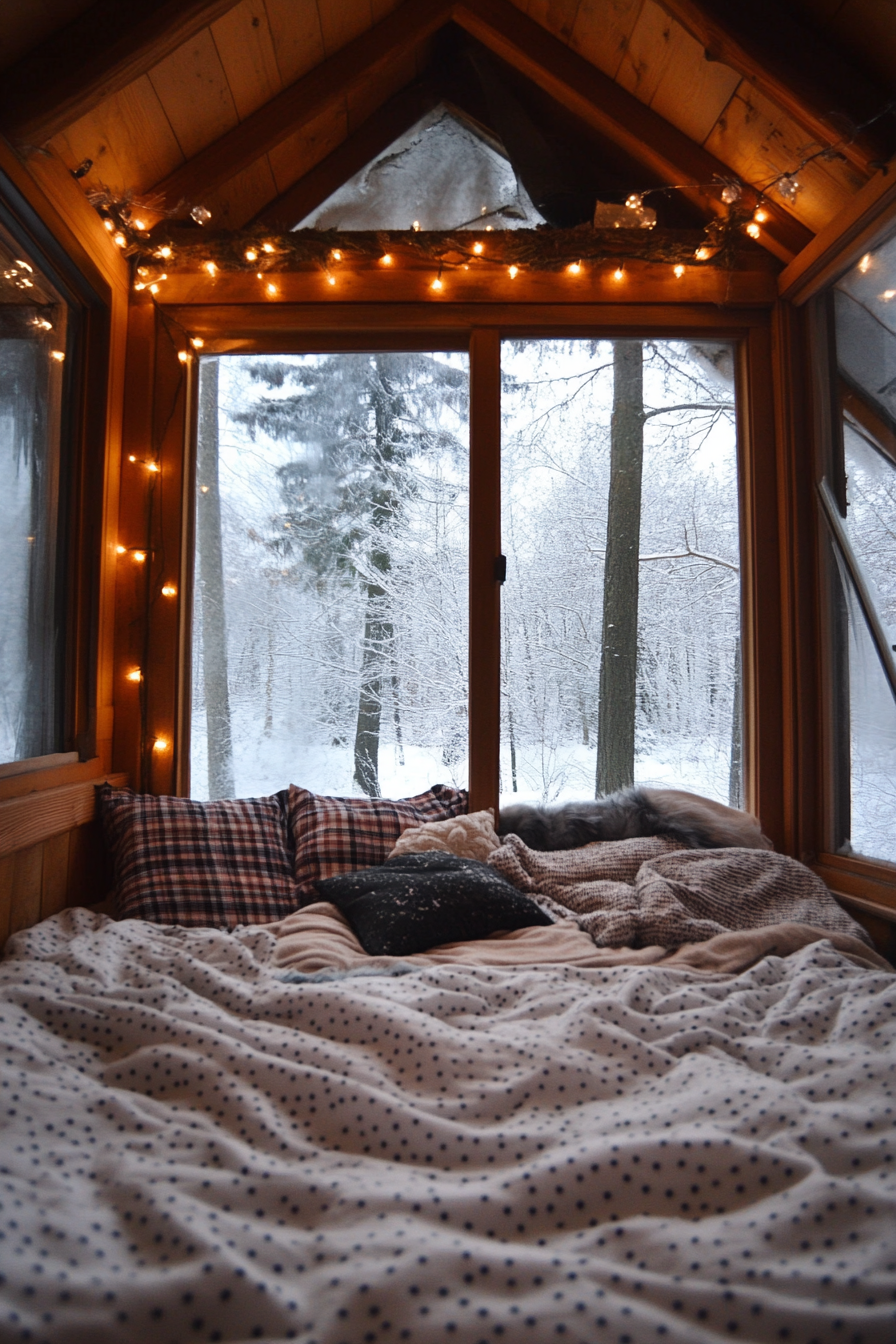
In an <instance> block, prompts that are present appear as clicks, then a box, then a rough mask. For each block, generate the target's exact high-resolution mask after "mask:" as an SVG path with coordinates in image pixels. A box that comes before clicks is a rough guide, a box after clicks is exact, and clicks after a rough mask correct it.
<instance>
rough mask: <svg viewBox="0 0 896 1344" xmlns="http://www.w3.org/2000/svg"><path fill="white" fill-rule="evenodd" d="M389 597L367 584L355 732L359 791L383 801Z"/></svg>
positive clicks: (356, 780)
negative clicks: (383, 610) (383, 608)
mask: <svg viewBox="0 0 896 1344" xmlns="http://www.w3.org/2000/svg"><path fill="white" fill-rule="evenodd" d="M384 597H385V590H384V589H383V588H381V587H380V586H379V584H374V583H369V584H368V585H367V610H366V611H365V613H364V649H363V652H362V655H361V689H360V691H359V693H358V723H357V727H356V729H355V750H354V761H355V774H354V779H355V783H356V784H357V786H358V788H359V789H361V791H362V792H363V793H366V794H367V796H368V798H379V796H380V780H379V754H380V719H381V717H382V711H383V698H382V667H383V651H384V648H385V647H386V646H387V645H389V644H391V642H392V623H391V622H390V621H384V620H383V619H382V616H381V615H380V614H379V611H378V607H379V604H380V603H381V602H382V599H383V598H384Z"/></svg>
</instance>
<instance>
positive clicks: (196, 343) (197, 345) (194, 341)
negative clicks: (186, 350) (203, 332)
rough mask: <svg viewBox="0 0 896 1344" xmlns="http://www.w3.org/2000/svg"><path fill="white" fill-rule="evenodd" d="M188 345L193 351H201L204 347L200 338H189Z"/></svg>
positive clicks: (203, 342)
mask: <svg viewBox="0 0 896 1344" xmlns="http://www.w3.org/2000/svg"><path fill="white" fill-rule="evenodd" d="M190 344H191V345H192V347H193V349H194V350H201V349H202V347H203V346H204V345H205V341H204V340H203V339H202V337H201V336H191V337H190Z"/></svg>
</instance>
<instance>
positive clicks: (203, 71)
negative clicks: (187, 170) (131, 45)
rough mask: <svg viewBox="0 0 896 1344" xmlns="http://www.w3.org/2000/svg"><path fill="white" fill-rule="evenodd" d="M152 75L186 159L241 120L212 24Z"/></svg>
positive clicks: (153, 71)
mask: <svg viewBox="0 0 896 1344" xmlns="http://www.w3.org/2000/svg"><path fill="white" fill-rule="evenodd" d="M149 79H150V82H151V83H152V87H153V89H154V90H155V93H156V97H157V98H158V100H159V102H160V103H161V105H162V110H163V111H164V113H165V116H166V117H167V118H168V122H169V124H170V126H171V129H172V131H173V132H174V134H175V136H176V138H177V143H178V146H179V148H180V151H181V153H182V154H183V157H184V158H185V159H189V158H192V156H193V155H194V154H198V152H199V150H200V149H202V147H203V146H204V145H207V144H208V143H209V141H211V140H217V139H218V137H219V136H221V135H223V134H224V133H225V131H229V130H230V128H231V127H232V126H235V125H236V124H237V122H238V120H239V117H238V116H237V111H236V107H235V105H234V101H233V95H232V94H231V92H230V85H229V84H228V82H227V76H226V75H225V73H224V67H223V65H222V64H221V58H220V56H219V55H218V49H217V47H216V46H215V42H214V39H213V37H212V35H211V32H210V30H209V29H208V28H203V29H202V31H201V32H199V33H196V35H195V36H194V37H191V38H190V40H189V42H185V43H184V45H183V46H181V47H178V49H177V51H173V52H172V53H171V55H170V56H167V57H166V58H165V60H164V61H160V62H159V63H158V65H156V66H154V67H153V69H152V70H151V71H150V74H149Z"/></svg>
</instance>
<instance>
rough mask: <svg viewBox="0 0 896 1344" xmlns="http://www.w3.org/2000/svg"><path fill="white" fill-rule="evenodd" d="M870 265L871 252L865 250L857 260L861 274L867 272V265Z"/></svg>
mask: <svg viewBox="0 0 896 1344" xmlns="http://www.w3.org/2000/svg"><path fill="white" fill-rule="evenodd" d="M870 265H871V253H870V252H866V253H865V255H864V257H863V258H862V260H861V261H860V262H859V270H860V271H861V272H862V274H863V275H865V274H866V273H867V271H868V267H869V266H870Z"/></svg>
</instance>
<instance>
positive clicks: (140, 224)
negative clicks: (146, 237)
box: [134, 219, 146, 233]
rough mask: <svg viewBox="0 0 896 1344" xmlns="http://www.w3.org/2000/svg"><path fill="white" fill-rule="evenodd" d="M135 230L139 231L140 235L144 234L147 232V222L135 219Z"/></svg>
mask: <svg viewBox="0 0 896 1344" xmlns="http://www.w3.org/2000/svg"><path fill="white" fill-rule="evenodd" d="M134 228H135V229H136V230H137V232H138V233H144V232H145V231H146V221H145V220H142V219H135V220H134Z"/></svg>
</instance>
